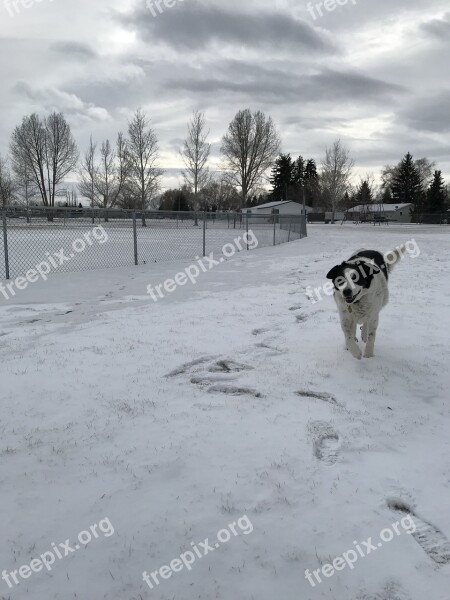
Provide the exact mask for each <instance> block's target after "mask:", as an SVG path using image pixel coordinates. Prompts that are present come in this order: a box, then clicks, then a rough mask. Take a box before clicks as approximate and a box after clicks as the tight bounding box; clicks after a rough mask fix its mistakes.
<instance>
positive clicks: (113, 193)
mask: <svg viewBox="0 0 450 600" xmlns="http://www.w3.org/2000/svg"><path fill="white" fill-rule="evenodd" d="M128 172H129V168H128V154H127V149H126V142H125V140H124V137H123V134H122V133H119V134H118V136H117V145H116V150H114V149H113V148H112V146H111V144H110V142H109V140H106V141H105V142H103V143H102V145H101V148H100V164H99V166H98V168H97V176H96V181H95V186H96V189H97V191H98V193H99V195H100V200H99V202H98V204H99V206H101V207H102V208H112V207H114V206H116V204H117V203H118V201H119V198H120V196H121V194H122V192H123V190H124V187H125V184H126V180H127V177H128Z"/></svg>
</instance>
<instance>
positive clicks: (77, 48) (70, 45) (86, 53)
mask: <svg viewBox="0 0 450 600" xmlns="http://www.w3.org/2000/svg"><path fill="white" fill-rule="evenodd" d="M50 50H53V51H54V52H57V53H58V54H62V55H63V56H64V57H66V58H71V57H72V58H76V59H80V60H86V59H90V58H96V56H97V54H96V52H94V50H92V48H91V47H90V46H88V44H82V43H80V42H73V41H69V42H65V41H59V42H55V43H53V44H52V45H51V46H50Z"/></svg>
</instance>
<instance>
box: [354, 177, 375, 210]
mask: <svg viewBox="0 0 450 600" xmlns="http://www.w3.org/2000/svg"><path fill="white" fill-rule="evenodd" d="M356 199H357V201H358V204H362V205H367V204H372V203H373V195H372V190H371V189H370V185H369V182H368V181H367V180H364V181H362V182H361V185H360V186H359V188H358V191H357V192H356Z"/></svg>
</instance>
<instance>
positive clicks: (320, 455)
mask: <svg viewBox="0 0 450 600" xmlns="http://www.w3.org/2000/svg"><path fill="white" fill-rule="evenodd" d="M309 433H310V435H311V437H312V442H313V454H314V456H315V457H316V458H317V459H318V460H320V461H321V462H323V463H324V464H326V465H329V466H331V465H334V464H335V463H336V462H337V460H338V458H339V447H340V438H339V435H338V434H337V433H336V431H335V430H334V429H333V427H332V425H331V424H330V423H326V422H325V421H313V422H311V423H310V424H309Z"/></svg>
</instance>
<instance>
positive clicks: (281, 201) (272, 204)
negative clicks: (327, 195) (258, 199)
mask: <svg viewBox="0 0 450 600" xmlns="http://www.w3.org/2000/svg"><path fill="white" fill-rule="evenodd" d="M282 204H297V205H298V206H300V207H301V208H303V204H300V203H299V202H294V201H293V200H280V201H277V202H267V203H266V204H258V206H252V209H255V210H259V209H260V208H275V206H281V205H282ZM305 208H306V209H307V210H311V207H310V206H305Z"/></svg>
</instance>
